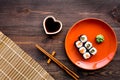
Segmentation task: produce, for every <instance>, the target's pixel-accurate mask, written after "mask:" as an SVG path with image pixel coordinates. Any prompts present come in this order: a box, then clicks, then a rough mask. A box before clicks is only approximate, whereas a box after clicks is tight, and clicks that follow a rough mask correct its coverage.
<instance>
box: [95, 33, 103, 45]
mask: <svg viewBox="0 0 120 80" xmlns="http://www.w3.org/2000/svg"><path fill="white" fill-rule="evenodd" d="M103 41H104V36H103V35H102V34H99V35H97V36H96V42H97V43H102V42H103Z"/></svg>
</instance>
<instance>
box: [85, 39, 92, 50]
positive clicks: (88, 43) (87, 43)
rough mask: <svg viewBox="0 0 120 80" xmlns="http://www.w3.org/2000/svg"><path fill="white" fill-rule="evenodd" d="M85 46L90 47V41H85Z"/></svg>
mask: <svg viewBox="0 0 120 80" xmlns="http://www.w3.org/2000/svg"><path fill="white" fill-rule="evenodd" d="M85 47H86V48H87V49H90V48H91V47H92V43H91V42H89V41H87V42H86V43H85Z"/></svg>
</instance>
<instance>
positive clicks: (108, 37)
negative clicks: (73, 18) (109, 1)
mask: <svg viewBox="0 0 120 80" xmlns="http://www.w3.org/2000/svg"><path fill="white" fill-rule="evenodd" d="M81 34H85V35H86V36H87V38H88V41H90V42H92V44H93V46H94V47H95V48H96V49H97V54H96V55H94V56H92V57H91V58H90V59H87V60H85V59H83V57H82V56H81V55H80V53H79V52H78V50H77V48H76V47H75V45H74V42H75V41H76V40H78V38H79V36H80V35H81ZM98 34H102V35H103V36H104V38H105V40H104V42H103V43H100V44H98V43H96V41H95V37H96V35H98ZM65 49H66V53H67V56H68V57H69V59H70V60H71V61H72V62H73V63H74V64H75V65H77V66H78V67H80V68H83V69H86V70H95V69H99V68H102V67H104V66H105V65H107V64H108V63H109V62H110V61H111V60H112V59H113V57H114V55H115V52H116V49H117V39H116V35H115V33H114V31H113V30H112V28H111V27H110V25H108V24H107V23H105V22H103V21H101V20H99V19H94V18H90V19H84V20H80V21H78V22H77V23H76V24H75V25H73V26H72V28H71V29H70V30H69V31H68V33H67V36H66V40H65Z"/></svg>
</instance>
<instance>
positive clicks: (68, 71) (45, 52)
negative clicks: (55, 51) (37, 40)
mask: <svg viewBox="0 0 120 80" xmlns="http://www.w3.org/2000/svg"><path fill="white" fill-rule="evenodd" d="M35 46H36V48H37V49H39V50H40V51H42V52H43V53H44V54H45V55H46V56H48V57H49V58H50V59H51V60H53V61H54V62H55V63H56V64H57V65H59V67H61V68H62V69H64V70H65V71H66V72H67V73H68V74H69V75H70V76H71V77H73V78H74V79H75V80H78V79H79V76H78V75H77V74H76V73H74V72H73V71H72V70H70V69H69V68H67V67H66V66H65V65H64V64H62V63H61V62H60V61H59V60H58V59H56V58H55V57H53V56H52V55H51V54H49V53H48V52H47V51H45V50H44V49H43V48H42V47H40V46H39V45H38V44H36V45H35Z"/></svg>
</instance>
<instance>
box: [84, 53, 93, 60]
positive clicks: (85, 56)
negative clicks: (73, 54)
mask: <svg viewBox="0 0 120 80" xmlns="http://www.w3.org/2000/svg"><path fill="white" fill-rule="evenodd" d="M90 57H91V55H90V53H89V52H86V53H84V54H83V58H84V59H89V58H90Z"/></svg>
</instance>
